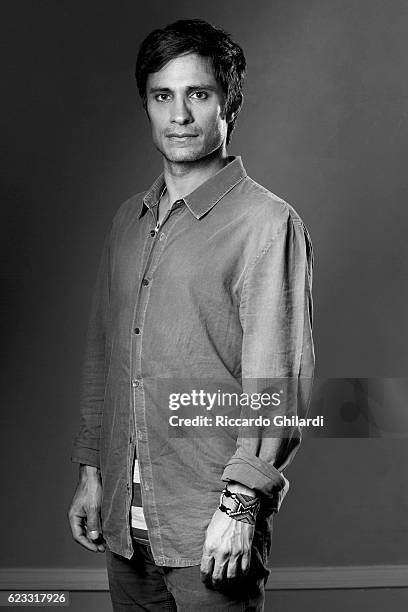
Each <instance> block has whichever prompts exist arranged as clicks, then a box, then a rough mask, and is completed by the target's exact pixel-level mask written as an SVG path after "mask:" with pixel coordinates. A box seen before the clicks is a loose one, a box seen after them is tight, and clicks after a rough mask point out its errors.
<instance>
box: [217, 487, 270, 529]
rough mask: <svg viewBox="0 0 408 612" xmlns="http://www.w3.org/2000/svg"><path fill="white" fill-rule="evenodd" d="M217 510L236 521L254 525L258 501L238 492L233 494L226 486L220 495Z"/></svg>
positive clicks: (258, 508) (253, 497)
mask: <svg viewBox="0 0 408 612" xmlns="http://www.w3.org/2000/svg"><path fill="white" fill-rule="evenodd" d="M218 509H219V510H221V512H225V514H227V516H229V517H230V518H232V519H234V520H236V521H242V522H243V523H249V524H250V525H255V523H256V518H257V515H258V512H259V510H260V500H259V498H258V497H256V496H254V495H246V494H244V493H240V492H237V493H233V492H232V491H231V490H230V488H229V487H228V486H226V487H225V489H223V491H222V493H221V495H220V505H219V506H218Z"/></svg>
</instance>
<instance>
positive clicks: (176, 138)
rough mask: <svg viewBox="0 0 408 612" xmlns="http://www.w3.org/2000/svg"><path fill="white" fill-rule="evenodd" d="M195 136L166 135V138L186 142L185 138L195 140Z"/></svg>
mask: <svg viewBox="0 0 408 612" xmlns="http://www.w3.org/2000/svg"><path fill="white" fill-rule="evenodd" d="M196 137H197V134H168V136H167V138H174V139H175V140H186V139H187V138H196Z"/></svg>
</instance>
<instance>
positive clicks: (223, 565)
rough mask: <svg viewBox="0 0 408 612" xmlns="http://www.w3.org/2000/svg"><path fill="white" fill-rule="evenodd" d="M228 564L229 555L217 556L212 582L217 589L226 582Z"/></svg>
mask: <svg viewBox="0 0 408 612" xmlns="http://www.w3.org/2000/svg"><path fill="white" fill-rule="evenodd" d="M227 565H228V557H215V559H214V568H213V572H212V584H213V587H214V588H215V589H217V588H219V587H220V586H221V585H222V583H223V582H224V576H225V573H226V569H227Z"/></svg>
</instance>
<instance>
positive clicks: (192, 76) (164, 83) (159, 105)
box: [146, 53, 228, 163]
mask: <svg viewBox="0 0 408 612" xmlns="http://www.w3.org/2000/svg"><path fill="white" fill-rule="evenodd" d="M146 94H147V112H148V116H149V119H150V124H151V128H152V137H153V142H154V144H155V146H156V147H157V149H158V150H159V151H160V152H161V153H162V155H163V156H164V157H165V158H166V159H167V160H168V161H170V162H179V163H182V162H192V161H197V160H199V159H202V158H203V157H205V156H207V155H210V154H211V153H213V152H214V151H216V150H217V149H220V148H223V146H224V143H225V140H226V136H227V127H228V123H227V121H226V118H225V117H224V114H223V107H224V102H225V95H224V93H223V91H222V88H221V86H220V85H219V83H218V82H217V81H216V79H215V77H214V74H213V70H212V65H211V61H210V60H208V59H207V58H204V57H201V56H200V55H197V54H196V53H189V54H188V55H183V56H180V57H176V58H175V59H173V60H171V61H170V62H168V63H167V64H166V65H165V66H164V67H163V68H162V69H161V70H159V71H158V72H153V73H150V74H149V76H148V79H147V83H146Z"/></svg>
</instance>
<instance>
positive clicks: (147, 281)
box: [142, 278, 149, 287]
mask: <svg viewBox="0 0 408 612" xmlns="http://www.w3.org/2000/svg"><path fill="white" fill-rule="evenodd" d="M148 284H149V280H148V279H147V278H144V279H143V280H142V285H144V286H145V287H147V285H148Z"/></svg>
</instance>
